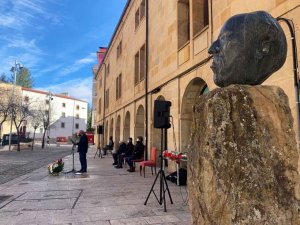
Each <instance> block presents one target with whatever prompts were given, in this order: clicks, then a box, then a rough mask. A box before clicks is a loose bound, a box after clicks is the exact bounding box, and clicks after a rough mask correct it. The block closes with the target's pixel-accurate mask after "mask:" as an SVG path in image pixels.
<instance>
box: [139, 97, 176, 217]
mask: <svg viewBox="0 0 300 225" xmlns="http://www.w3.org/2000/svg"><path fill="white" fill-rule="evenodd" d="M171 105H172V104H171V102H170V101H161V100H155V101H154V128H158V129H161V149H160V156H159V157H160V158H161V160H160V170H159V171H158V173H157V175H156V178H155V180H154V182H153V184H152V187H151V189H150V191H149V194H148V196H147V199H146V201H145V203H144V205H146V204H147V202H148V199H149V197H150V195H151V193H153V194H154V196H155V198H156V200H157V202H158V203H159V204H160V205H162V204H164V211H165V212H166V211H167V208H166V191H167V192H168V195H169V198H170V202H171V204H173V200H172V197H171V193H170V190H169V187H168V183H167V180H166V175H165V171H164V170H163V156H162V152H163V148H164V141H163V140H164V133H165V132H164V131H165V130H166V129H168V128H170V127H171V124H170V106H171ZM165 138H166V137H165ZM158 178H160V179H159V180H160V185H159V198H158V197H157V195H156V193H155V192H154V189H153V188H154V186H155V183H156V181H157V179H158Z"/></svg>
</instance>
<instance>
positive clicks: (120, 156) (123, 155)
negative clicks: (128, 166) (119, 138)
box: [115, 137, 134, 169]
mask: <svg viewBox="0 0 300 225" xmlns="http://www.w3.org/2000/svg"><path fill="white" fill-rule="evenodd" d="M133 148H134V145H133V144H132V138H131V137H130V138H128V141H127V145H126V150H125V152H124V153H121V154H118V165H116V166H115V167H116V168H117V169H119V168H122V164H123V160H124V158H126V157H128V156H131V155H132V153H133Z"/></svg>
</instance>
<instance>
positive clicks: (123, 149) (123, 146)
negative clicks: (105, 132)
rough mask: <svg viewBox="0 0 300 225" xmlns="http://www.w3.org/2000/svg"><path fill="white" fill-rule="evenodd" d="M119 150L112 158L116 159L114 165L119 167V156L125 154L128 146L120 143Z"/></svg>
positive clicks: (122, 142)
mask: <svg viewBox="0 0 300 225" xmlns="http://www.w3.org/2000/svg"><path fill="white" fill-rule="evenodd" d="M119 144H120V145H119V149H118V150H117V151H116V152H113V154H112V156H113V158H114V162H113V165H114V166H115V165H117V164H118V156H119V155H121V154H123V153H125V151H126V144H125V143H124V141H120V142H119Z"/></svg>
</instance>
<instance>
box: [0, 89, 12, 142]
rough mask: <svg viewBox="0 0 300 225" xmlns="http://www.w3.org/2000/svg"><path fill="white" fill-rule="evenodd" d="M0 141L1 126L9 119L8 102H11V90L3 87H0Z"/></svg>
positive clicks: (0, 135) (0, 134)
mask: <svg viewBox="0 0 300 225" xmlns="http://www.w3.org/2000/svg"><path fill="white" fill-rule="evenodd" d="M0 93H1V99H0V139H1V137H2V133H1V131H2V129H1V128H2V125H3V123H4V122H5V121H7V120H8V118H9V113H10V106H11V105H10V102H11V94H12V92H11V90H10V89H9V88H7V87H5V86H0Z"/></svg>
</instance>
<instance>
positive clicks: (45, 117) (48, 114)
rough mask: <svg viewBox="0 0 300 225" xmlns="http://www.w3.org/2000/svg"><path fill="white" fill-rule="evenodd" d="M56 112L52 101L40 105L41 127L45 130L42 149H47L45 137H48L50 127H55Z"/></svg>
mask: <svg viewBox="0 0 300 225" xmlns="http://www.w3.org/2000/svg"><path fill="white" fill-rule="evenodd" d="M54 112H55V109H54V106H53V104H51V101H48V102H47V103H43V104H40V108H39V117H40V119H41V127H42V128H43V130H44V132H43V138H42V148H44V147H45V137H46V133H47V131H48V130H49V129H50V127H53V126H54V122H55V120H54ZM49 138H50V137H49Z"/></svg>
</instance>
